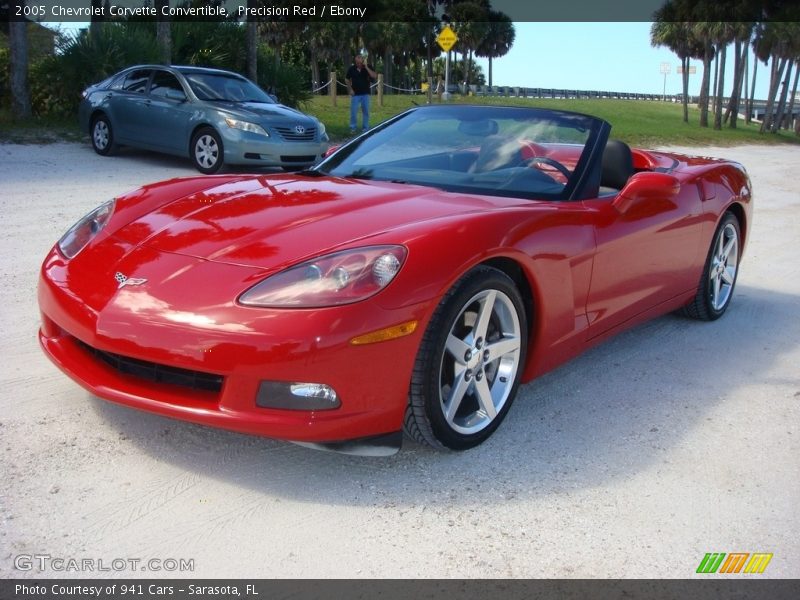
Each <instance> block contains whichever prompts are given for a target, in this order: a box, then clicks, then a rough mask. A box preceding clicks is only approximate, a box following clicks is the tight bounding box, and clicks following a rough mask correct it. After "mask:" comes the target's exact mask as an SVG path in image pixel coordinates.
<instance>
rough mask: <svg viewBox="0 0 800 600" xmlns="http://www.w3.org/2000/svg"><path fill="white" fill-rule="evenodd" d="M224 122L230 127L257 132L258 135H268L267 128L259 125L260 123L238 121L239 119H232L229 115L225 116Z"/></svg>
mask: <svg viewBox="0 0 800 600" xmlns="http://www.w3.org/2000/svg"><path fill="white" fill-rule="evenodd" d="M225 122H226V123H227V124H228V127H230V128H232V129H241V130H242V131H249V132H250V133H257V134H258V135H263V136H265V137H269V134H268V133H267V130H266V129H264V128H263V127H261V125H256V124H255V123H249V122H248V121H240V120H239V119H232V118H230V117H228V118H226V119H225Z"/></svg>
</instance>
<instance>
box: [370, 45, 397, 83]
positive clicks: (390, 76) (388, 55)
mask: <svg viewBox="0 0 800 600" xmlns="http://www.w3.org/2000/svg"><path fill="white" fill-rule="evenodd" d="M392 54H393V51H392V47H391V46H386V51H385V52H384V53H383V83H384V85H386V84H388V85H389V86H394V62H393V60H392ZM372 66H373V68H374V66H375V65H372ZM386 93H388V94H394V93H395V90H394V89H393V88H392V87H389V89H388V91H387V92H386Z"/></svg>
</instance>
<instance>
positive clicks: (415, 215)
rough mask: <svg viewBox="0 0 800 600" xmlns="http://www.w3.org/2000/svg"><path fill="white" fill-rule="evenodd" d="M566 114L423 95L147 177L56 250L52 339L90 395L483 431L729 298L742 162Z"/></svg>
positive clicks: (259, 420)
mask: <svg viewBox="0 0 800 600" xmlns="http://www.w3.org/2000/svg"><path fill="white" fill-rule="evenodd" d="M609 132H610V126H609V125H608V123H606V122H604V121H602V120H600V119H597V118H594V117H590V116H586V115H580V114H574V113H568V112H559V111H551V110H540V109H527V108H503V107H486V106H447V105H440V106H425V107H419V108H414V109H412V110H409V111H407V112H405V113H403V114H400V115H398V116H396V117H394V118H393V119H390V120H389V121H387V122H385V123H383V124H382V125H380V126H379V127H377V128H375V129H374V130H372V131H370V132H369V133H367V134H365V135H362V136H360V137H358V138H356V139H355V140H353V141H351V142H350V143H348V144H346V145H345V146H343V147H341V148H340V149H338V150H337V151H336V152H334V153H333V154H332V155H331V156H329V157H328V158H327V159H325V160H324V161H323V162H322V163H321V164H319V165H318V166H317V167H316V168H314V169H311V170H307V171H302V172H299V173H294V174H280V175H221V176H213V177H190V178H186V179H175V180H171V181H166V182H162V183H155V184H152V185H147V186H145V187H143V188H141V189H139V190H136V191H134V192H131V193H128V194H126V195H123V196H119V197H117V198H115V199H113V200H111V201H109V202H107V203H105V204H103V205H102V206H100V207H98V208H97V209H95V210H94V211H92V212H91V213H90V214H88V215H87V216H86V217H84V218H83V219H81V220H80V221H79V222H78V223H76V224H75V225H74V226H73V227H72V228H71V229H70V230H69V231H67V233H66V234H64V236H63V237H62V238H61V240H59V242H58V243H57V244H56V245H55V246H54V247H53V249H52V251H51V252H50V253H49V254H48V256H47V257H46V258H45V260H44V264H43V265H42V270H41V279H40V282H39V292H38V295H39V305H40V307H41V312H42V326H41V330H40V334H39V335H40V340H41V344H42V347H43V348H44V351H45V352H46V354H47V355H48V356H49V357H50V358H51V359H52V360H53V361H54V362H55V364H56V365H58V366H59V367H60V368H61V369H62V370H63V371H64V372H66V373H67V374H68V375H70V376H71V377H72V378H73V379H75V380H76V381H77V382H78V383H80V384H81V385H83V386H84V387H85V388H86V389H88V390H89V391H90V392H92V393H93V394H96V395H97V396H100V397H102V398H106V399H108V400H112V401H114V402H118V403H121V404H125V405H128V406H132V407H136V408H140V409H144V410H148V411H152V412H155V413H158V414H161V415H166V416H170V417H175V418H178V419H185V420H187V421H193V422H196V423H202V424H206V425H212V426H217V427H224V428H227V429H232V430H236V431H240V432H245V433H251V434H258V435H264V436H269V437H273V438H280V439H285V440H291V441H295V442H300V443H304V444H306V445H311V446H314V447H320V448H327V449H333V450H338V451H342V452H353V453H362V454H387V453H391V452H393V451H396V450H397V449H398V448H399V447H400V443H401V440H402V433H403V431H405V432H406V434H407V435H409V436H410V437H412V438H413V439H415V440H417V441H419V442H423V443H427V444H430V445H432V446H434V447H437V448H450V449H455V450H461V449H466V448H470V447H473V446H476V445H477V444H480V443H481V442H483V441H484V440H486V439H487V438H488V437H489V436H490V435H491V434H492V433H493V432H494V431H495V430H496V429H497V427H498V426H499V425H500V423H501V421H502V420H503V418H504V417H505V416H506V414H507V413H508V411H509V408H510V407H511V403H512V401H513V399H514V396H515V393H516V391H517V389H518V387H519V385H520V384H521V383H524V382H527V381H530V380H531V379H533V378H535V377H536V376H537V375H540V374H542V373H544V372H546V371H548V370H550V369H553V368H554V367H556V366H557V365H559V364H561V363H563V362H564V361H566V360H567V359H569V358H570V357H573V356H575V355H577V354H579V353H580V352H582V351H584V350H586V349H587V348H589V347H590V346H592V345H594V344H597V343H598V342H600V341H602V340H604V339H606V338H608V337H609V336H611V335H613V334H615V333H618V332H620V331H622V330H624V329H627V328H629V327H631V326H633V325H635V324H637V323H640V322H642V321H644V320H645V319H650V318H653V317H655V316H658V315H662V314H664V313H667V312H669V311H675V310H680V311H682V312H683V313H685V314H686V315H688V316H691V317H694V318H698V319H705V320H711V319H716V318H718V317H720V316H721V315H722V314H723V313H724V312H725V310H726V309H727V308H728V305H729V304H730V301H731V297H732V294H733V289H734V285H735V283H736V275H737V271H738V267H739V261H740V260H741V256H742V251H743V249H744V245H745V240H746V239H747V234H748V231H749V226H750V219H751V212H752V202H751V190H750V182H749V179H748V177H747V174H746V173H745V170H744V169H743V168H742V167H741V166H740V165H738V164H736V163H731V162H725V161H721V160H715V159H710V158H689V157H686V156H680V155H675V154H670V153H665V152H648V151H644V150H637V149H631V148H629V147H628V146H626V145H625V144H623V143H621V142H618V141H613V140H610V139H609Z"/></svg>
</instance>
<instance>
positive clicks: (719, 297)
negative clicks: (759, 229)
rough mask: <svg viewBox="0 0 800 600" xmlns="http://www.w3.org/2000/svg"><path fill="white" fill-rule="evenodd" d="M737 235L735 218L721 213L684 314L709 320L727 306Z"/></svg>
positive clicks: (734, 269)
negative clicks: (694, 291)
mask: <svg viewBox="0 0 800 600" xmlns="http://www.w3.org/2000/svg"><path fill="white" fill-rule="evenodd" d="M740 238H741V236H740V232H739V221H738V220H737V219H736V217H735V216H734V215H733V214H731V213H725V216H724V217H723V218H722V222H721V223H720V224H719V227H718V228H717V232H716V234H715V235H714V239H713V241H712V242H711V248H710V249H709V251H708V258H707V259H706V265H705V268H704V269H703V276H702V277H701V279H700V286H699V287H698V289H697V295H696V296H695V297H694V300H692V302H691V303H690V304H688V305H687V306H686V307H685V308H684V309H683V312H684V314H686V315H687V316H690V317H693V318H695V319H702V320H704V321H713V320H714V319H718V318H720V317H721V316H722V314H723V313H724V312H725V310H726V309H727V308H728V305H729V304H730V302H731V297H732V296H733V288H734V286H735V285H736V276H737V274H738V272H739V250H740V248H739V245H740V242H739V240H740Z"/></svg>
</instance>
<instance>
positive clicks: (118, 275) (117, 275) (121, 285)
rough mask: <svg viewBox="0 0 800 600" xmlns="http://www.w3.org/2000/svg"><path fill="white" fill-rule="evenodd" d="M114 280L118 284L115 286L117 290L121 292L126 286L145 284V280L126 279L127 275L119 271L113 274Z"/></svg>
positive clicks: (137, 278) (136, 278)
mask: <svg viewBox="0 0 800 600" xmlns="http://www.w3.org/2000/svg"><path fill="white" fill-rule="evenodd" d="M114 279H116V280H117V283H118V284H119V285H118V286H117V289H118V290H121V289H122V288H124V287H125V286H126V285H142V284H143V283H147V279H142V278H139V277H128V276H127V275H125V274H123V273H120V272H119V271H118V272H116V273H115V274H114Z"/></svg>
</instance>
